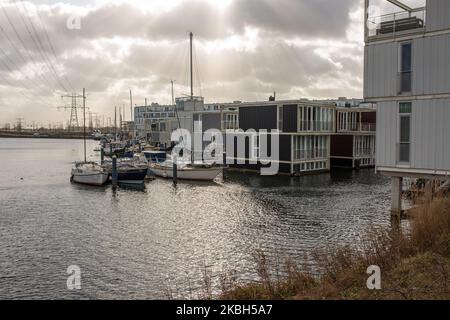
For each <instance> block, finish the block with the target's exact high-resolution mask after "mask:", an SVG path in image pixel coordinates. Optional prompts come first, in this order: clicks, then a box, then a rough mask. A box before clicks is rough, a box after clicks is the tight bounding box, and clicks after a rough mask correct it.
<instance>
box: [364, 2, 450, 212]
mask: <svg viewBox="0 0 450 320" xmlns="http://www.w3.org/2000/svg"><path fill="white" fill-rule="evenodd" d="M385 3H386V4H388V3H390V5H391V6H392V9H391V11H390V12H389V13H388V14H385V15H382V16H381V17H380V16H372V15H373V10H370V8H372V7H371V5H372V3H371V2H370V1H369V0H365V8H366V18H367V21H366V24H365V42H366V46H365V59H364V60H365V62H364V67H365V68H364V70H365V72H364V97H365V99H366V100H367V101H370V102H374V103H377V145H376V149H377V155H376V170H377V171H378V172H379V173H380V174H383V175H386V176H389V177H391V178H392V200H393V201H392V211H393V213H395V214H398V213H400V212H401V209H402V207H401V191H402V190H401V188H402V178H403V177H413V178H427V179H448V178H449V176H450V148H449V141H448V139H449V138H450V59H449V57H450V1H448V0H427V1H425V0H424V1H423V3H422V5H421V6H420V7H410V6H409V5H408V4H407V3H406V1H393V0H386V2H385ZM384 8H388V7H384ZM378 15H379V13H378Z"/></svg>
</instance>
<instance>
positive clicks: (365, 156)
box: [331, 106, 376, 169]
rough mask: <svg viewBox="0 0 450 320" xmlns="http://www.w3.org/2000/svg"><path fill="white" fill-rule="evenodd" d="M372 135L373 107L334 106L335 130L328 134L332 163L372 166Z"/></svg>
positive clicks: (346, 165) (373, 148)
mask: <svg viewBox="0 0 450 320" xmlns="http://www.w3.org/2000/svg"><path fill="white" fill-rule="evenodd" d="M375 136H376V109H375V108H369V107H363V106H361V107H353V108H351V107H345V108H342V107H339V108H337V109H336V133H335V134H334V135H333V136H331V166H332V167H341V168H352V169H357V168H368V167H374V166H375Z"/></svg>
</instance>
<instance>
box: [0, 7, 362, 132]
mask: <svg viewBox="0 0 450 320" xmlns="http://www.w3.org/2000/svg"><path fill="white" fill-rule="evenodd" d="M363 2H364V1H362V0H335V1H330V0H189V1H188V0H134V1H133V0H127V1H122V0H107V1H106V0H90V1H88V0H61V1H57V0H52V1H34V2H29V1H28V2H27V1H20V0H17V1H15V2H14V1H5V0H2V1H1V6H2V9H1V10H0V26H1V29H0V48H1V50H0V125H1V124H3V123H5V122H13V121H15V119H16V118H18V117H23V118H25V119H26V120H27V121H42V122H45V123H48V122H49V121H60V122H63V121H64V122H67V120H68V117H69V113H68V112H64V111H57V110H56V107H57V106H58V105H62V104H65V103H70V100H69V99H66V100H65V101H62V100H61V95H63V94H65V93H66V92H64V91H65V90H68V91H73V89H75V90H76V91H78V92H81V89H82V88H83V87H86V89H87V91H88V93H89V96H88V104H89V106H90V107H91V108H92V110H93V111H95V112H98V113H99V114H105V115H106V116H111V115H112V114H113V112H114V106H115V105H117V106H121V105H123V104H126V106H127V108H126V115H127V117H129V113H130V108H129V100H128V96H129V93H128V92H129V89H130V88H131V89H132V90H133V93H134V103H137V104H143V103H144V98H145V97H147V98H148V101H149V103H151V102H159V103H161V104H167V103H169V102H170V99H171V98H170V80H172V79H173V80H175V81H176V87H175V93H176V95H177V96H179V95H182V94H184V93H187V92H188V88H187V86H186V85H187V75H188V73H187V72H188V34H189V32H190V31H192V32H193V33H194V34H195V60H196V62H197V63H196V68H195V74H194V75H195V78H196V80H195V93H196V94H197V95H200V94H201V95H203V96H204V97H205V99H206V101H207V102H226V101H233V100H243V101H252V100H266V99H267V98H268V97H269V95H270V94H271V93H272V92H273V91H276V92H277V95H278V98H279V99H296V98H303V97H305V98H336V97H339V96H347V97H355V98H359V97H361V96H362V72H363ZM8 18H9V19H8ZM78 18H79V20H80V22H81V25H80V27H81V28H80V29H77V28H76V27H77V23H76V22H77V19H78ZM68 20H69V21H71V22H72V24H71V25H72V27H75V28H68V27H67V21H68ZM31 36H32V37H31ZM47 36H48V37H47ZM48 40H50V42H49V41H48ZM50 43H51V45H50ZM71 87H74V88H73V89H72V88H71Z"/></svg>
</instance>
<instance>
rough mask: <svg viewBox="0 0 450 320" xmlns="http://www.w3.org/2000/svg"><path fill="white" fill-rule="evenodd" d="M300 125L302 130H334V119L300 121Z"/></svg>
mask: <svg viewBox="0 0 450 320" xmlns="http://www.w3.org/2000/svg"><path fill="white" fill-rule="evenodd" d="M299 125H300V127H299V131H300V132H308V131H313V132H314V131H332V130H333V122H332V121H300V123H299Z"/></svg>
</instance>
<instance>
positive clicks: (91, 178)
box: [70, 89, 109, 186]
mask: <svg viewBox="0 0 450 320" xmlns="http://www.w3.org/2000/svg"><path fill="white" fill-rule="evenodd" d="M83 133H84V135H83V137H84V141H83V142H84V143H83V145H84V161H83V162H75V164H74V166H73V168H72V172H71V178H70V181H71V182H75V183H79V184H86V185H91V186H103V185H104V184H105V183H106V182H107V181H108V178H109V174H108V173H107V172H105V171H104V170H103V168H102V166H101V165H99V164H97V163H95V162H88V161H87V157H86V90H85V89H83Z"/></svg>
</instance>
